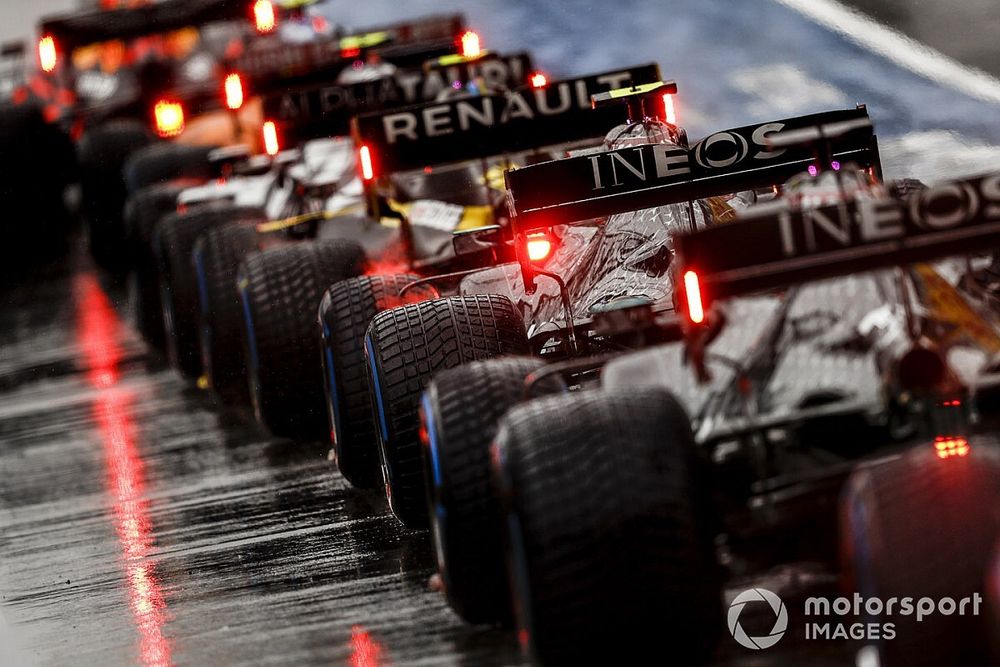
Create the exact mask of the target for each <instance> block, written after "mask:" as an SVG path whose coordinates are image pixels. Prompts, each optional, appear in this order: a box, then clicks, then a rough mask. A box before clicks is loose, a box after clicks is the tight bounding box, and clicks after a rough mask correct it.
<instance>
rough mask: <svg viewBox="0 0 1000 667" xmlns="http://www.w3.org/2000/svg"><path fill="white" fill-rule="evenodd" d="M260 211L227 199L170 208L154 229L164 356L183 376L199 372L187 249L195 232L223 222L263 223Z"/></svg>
mask: <svg viewBox="0 0 1000 667" xmlns="http://www.w3.org/2000/svg"><path fill="white" fill-rule="evenodd" d="M264 219H265V216H264V213H263V212H262V211H260V210H259V209H256V208H253V207H236V206H232V205H231V204H213V205H205V206H200V207H198V208H196V209H193V210H191V211H188V212H185V213H171V214H169V215H168V216H166V217H165V218H163V219H162V220H161V221H160V223H159V224H158V225H157V227H156V231H155V232H154V248H155V253H156V257H157V265H158V268H159V278H160V300H161V302H162V311H163V324H164V330H165V332H166V344H167V345H166V346H167V356H168V358H169V359H170V363H171V364H173V365H174V367H176V368H177V369H178V370H179V371H180V372H181V373H182V374H183V375H185V376H187V377H191V378H197V377H198V376H199V375H200V374H201V371H202V368H201V350H200V347H199V343H198V281H197V278H196V277H195V269H194V266H193V262H192V257H191V252H192V250H194V244H195V241H197V240H198V237H199V236H201V235H202V234H204V233H205V232H207V231H208V230H210V229H213V228H215V227H218V226H220V225H223V224H225V223H228V222H235V221H240V220H245V221H248V222H263V221H264Z"/></svg>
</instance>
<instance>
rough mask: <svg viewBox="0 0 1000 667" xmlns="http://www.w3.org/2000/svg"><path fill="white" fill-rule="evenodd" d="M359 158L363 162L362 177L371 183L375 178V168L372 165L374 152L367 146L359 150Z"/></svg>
mask: <svg viewBox="0 0 1000 667" xmlns="http://www.w3.org/2000/svg"><path fill="white" fill-rule="evenodd" d="M358 157H359V158H360V160H361V177H362V178H363V179H364V180H366V181H370V180H372V179H373V178H375V167H374V165H373V164H372V152H371V149H370V148H368V147H367V146H362V147H361V148H360V149H358Z"/></svg>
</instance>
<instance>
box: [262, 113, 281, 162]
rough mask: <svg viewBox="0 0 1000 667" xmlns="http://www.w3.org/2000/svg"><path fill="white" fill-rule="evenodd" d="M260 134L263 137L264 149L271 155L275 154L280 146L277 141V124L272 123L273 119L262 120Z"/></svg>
mask: <svg viewBox="0 0 1000 667" xmlns="http://www.w3.org/2000/svg"><path fill="white" fill-rule="evenodd" d="M261 135H262V138H263V139H264V151H265V152H266V153H267V154H268V155H270V156H272V157H273V156H275V155H277V154H278V151H279V150H280V149H281V146H280V145H279V143H278V126H277V125H275V124H274V121H273V120H268V121H265V122H264V125H263V127H261Z"/></svg>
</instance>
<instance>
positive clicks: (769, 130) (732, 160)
mask: <svg viewBox="0 0 1000 667" xmlns="http://www.w3.org/2000/svg"><path fill="white" fill-rule="evenodd" d="M784 127H785V124H784V123H765V124H764V125H760V126H758V127H757V128H755V129H754V131H753V132H752V133H751V135H750V141H747V139H746V137H744V136H743V135H742V134H738V133H736V132H733V131H731V130H729V131H725V132H716V133H715V134H713V135H711V136H710V137H707V138H705V139H703V140H702V141H699V142H698V144H697V145H696V146H695V147H694V159H695V162H697V163H698V164H699V165H700V166H701V167H702V168H704V169H724V168H726V167H731V166H733V165H736V164H739V163H741V162H743V161H744V160H745V159H747V157H748V156H750V155H751V153H752V156H753V159H754V160H770V159H773V158H776V157H778V156H779V155H781V154H782V153H784V152H785V151H784V150H783V149H782V150H777V151H768V150H754V149H758V148H759V149H764V148H766V146H767V144H766V139H767V137H768V136H769V135H771V134H773V133H775V132H780V131H781V130H782V129H783V128H784ZM751 142H752V144H753V148H752V147H751Z"/></svg>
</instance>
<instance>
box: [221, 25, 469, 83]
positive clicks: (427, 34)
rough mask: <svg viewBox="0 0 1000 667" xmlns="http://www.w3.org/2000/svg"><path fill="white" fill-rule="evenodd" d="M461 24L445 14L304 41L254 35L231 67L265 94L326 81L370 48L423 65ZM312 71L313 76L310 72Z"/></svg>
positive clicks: (457, 36) (446, 46)
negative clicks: (262, 37)
mask: <svg viewBox="0 0 1000 667" xmlns="http://www.w3.org/2000/svg"><path fill="white" fill-rule="evenodd" d="M464 30H465V18H464V17H463V16H462V15H461V14H449V15H443V16H428V17H425V18H421V19H415V20H413V21H407V22H405V23H393V24H389V25H385V26H375V27H370V28H366V29H365V30H363V31H360V32H357V33H354V34H351V35H346V36H336V37H331V38H329V39H324V40H321V41H315V42H307V43H304V44H288V43H285V42H282V41H281V40H272V39H263V40H253V41H252V42H251V43H250V44H249V46H248V48H247V50H246V52H245V53H244V54H242V55H241V56H240V57H238V58H235V59H234V60H233V61H232V63H231V67H232V68H233V69H235V70H236V71H237V72H239V73H240V75H241V76H243V77H245V78H247V79H249V80H250V81H251V82H252V83H253V84H254V90H255V92H256V94H258V95H263V94H268V93H273V92H276V91H279V90H281V89H282V87H286V88H287V87H289V86H292V87H294V86H297V85H304V84H306V83H310V82H312V83H322V82H324V79H325V80H326V81H329V80H330V78H331V70H332V71H334V73H335V72H336V71H338V70H339V69H340V68H342V67H344V66H346V65H349V64H351V63H353V62H354V61H355V60H357V59H359V58H364V57H365V55H367V54H368V53H371V52H373V51H374V52H377V53H378V55H379V57H380V58H381V59H383V60H386V61H388V62H391V63H394V64H396V65H399V66H401V67H410V66H416V65H421V64H423V62H424V61H425V60H427V59H428V58H434V57H436V56H438V55H444V54H446V53H453V52H454V51H455V49H456V48H457V44H458V43H459V41H460V40H461V36H462V33H463V32H464ZM310 74H314V75H315V76H313V77H311V78H310Z"/></svg>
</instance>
